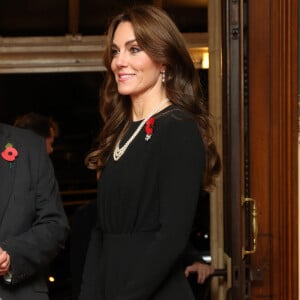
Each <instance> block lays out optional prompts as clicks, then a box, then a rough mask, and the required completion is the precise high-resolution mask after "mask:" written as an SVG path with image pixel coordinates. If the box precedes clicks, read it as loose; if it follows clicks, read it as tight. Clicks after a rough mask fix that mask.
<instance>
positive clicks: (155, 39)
mask: <svg viewBox="0 0 300 300" xmlns="http://www.w3.org/2000/svg"><path fill="white" fill-rule="evenodd" d="M104 63H105V66H106V68H107V75H106V79H105V82H104V86H103V90H102V96H101V101H100V112H101V115H102V117H103V120H104V127H103V129H102V131H101V133H100V135H99V147H98V149H96V150H94V151H92V152H91V153H90V154H89V155H88V156H87V159H86V163H87V166H88V167H89V168H90V169H96V170H97V171H98V172H99V174H100V178H99V183H98V200H97V201H98V204H97V205H98V208H97V209H98V226H97V230H96V231H95V233H94V234H93V237H92V239H91V242H90V247H89V253H88V256H87V261H86V266H85V272H84V278H83V284H82V290H81V297H80V299H84V300H93V299H101V300H102V299H103V300H104V299H105V300H125V299H126V300H134V299H135V300H148V299H149V300H150V299H151V300H158V299H166V300H170V299H172V300H177V299H178V300H179V299H180V300H182V299H185V300H188V299H194V297H193V294H192V292H191V289H190V287H189V285H188V283H187V280H186V278H185V276H184V269H183V264H182V263H181V255H182V252H183V250H184V248H185V246H186V244H187V241H188V238H189V234H190V231H191V227H192V223H193V218H194V215H195V211H196V206H197V201H198V197H199V193H200V190H201V189H209V188H211V187H212V186H213V181H214V177H215V175H216V174H217V173H218V172H219V169H220V160H219V156H218V154H217V151H216V148H215V144H214V143H213V140H212V137H211V134H210V124H209V119H208V114H207V111H206V109H205V105H204V103H203V100H202V96H201V88H200V83H199V79H198V76H197V71H196V70H195V68H194V65H193V62H192V60H191V58H190V56H189V53H188V50H187V47H186V45H185V43H184V40H183V38H182V36H181V33H180V32H179V31H178V29H177V28H176V26H175V25H174V23H173V22H172V21H171V19H170V18H169V17H168V16H167V15H166V14H165V13H164V12H163V11H161V10H159V9H157V8H155V7H152V6H136V7H133V8H131V9H128V10H127V11H125V12H124V13H123V14H120V15H118V16H116V17H115V18H114V19H113V20H112V22H111V24H110V26H109V29H108V33H107V48H106V51H105V53H104ZM95 269H96V270H97V271H96V272H97V273H96V274H95Z"/></svg>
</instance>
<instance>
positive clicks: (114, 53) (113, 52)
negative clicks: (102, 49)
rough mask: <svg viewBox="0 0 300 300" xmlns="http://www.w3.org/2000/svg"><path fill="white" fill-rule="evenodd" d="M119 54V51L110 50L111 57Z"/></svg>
mask: <svg viewBox="0 0 300 300" xmlns="http://www.w3.org/2000/svg"><path fill="white" fill-rule="evenodd" d="M118 53H119V50H118V49H111V55H112V56H115V55H117V54H118Z"/></svg>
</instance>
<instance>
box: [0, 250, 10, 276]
mask: <svg viewBox="0 0 300 300" xmlns="http://www.w3.org/2000/svg"><path fill="white" fill-rule="evenodd" d="M9 268H10V256H9V254H8V253H7V252H6V251H5V250H3V249H2V248H1V247H0V276H3V275H5V274H7V273H8V271H9Z"/></svg>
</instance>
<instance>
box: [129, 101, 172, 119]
mask: <svg viewBox="0 0 300 300" xmlns="http://www.w3.org/2000/svg"><path fill="white" fill-rule="evenodd" d="M157 99H158V100H153V101H151V100H149V101H148V100H135V101H132V119H133V121H140V120H143V119H145V118H146V117H147V116H148V115H149V114H150V113H152V112H153V111H154V110H156V109H158V111H161V110H162V109H164V108H165V107H167V106H169V105H170V101H164V100H165V99H166V97H159V98H157ZM162 102H163V103H162ZM158 111H157V112H158Z"/></svg>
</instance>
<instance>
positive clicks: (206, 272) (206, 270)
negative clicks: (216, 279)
mask: <svg viewBox="0 0 300 300" xmlns="http://www.w3.org/2000/svg"><path fill="white" fill-rule="evenodd" d="M214 271H215V269H214V267H213V266H211V265H208V264H204V263H201V262H198V261H196V262H194V263H193V264H192V265H190V266H187V267H186V268H185V271H184V274H185V276H186V277H188V276H189V275H190V273H197V282H198V283H203V282H204V281H205V279H206V278H207V277H208V276H210V275H211V274H212V273H213V272H214Z"/></svg>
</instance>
